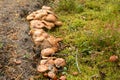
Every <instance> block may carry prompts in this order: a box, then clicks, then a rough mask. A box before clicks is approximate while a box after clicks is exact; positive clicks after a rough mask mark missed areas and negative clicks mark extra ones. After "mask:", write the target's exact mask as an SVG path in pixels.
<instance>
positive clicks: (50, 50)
mask: <svg viewBox="0 0 120 80" xmlns="http://www.w3.org/2000/svg"><path fill="white" fill-rule="evenodd" d="M56 51H57V48H56V47H52V48H46V49H43V50H42V51H41V56H42V58H47V57H49V56H50V55H53V54H55V52H56Z"/></svg>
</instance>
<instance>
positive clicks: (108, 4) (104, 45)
mask: <svg viewBox="0 0 120 80" xmlns="http://www.w3.org/2000/svg"><path fill="white" fill-rule="evenodd" d="M63 1H64V0H63ZM66 1H67V0H66ZM76 1H77V0H76ZM76 3H80V5H79V6H77V7H75V8H77V9H76V10H74V9H71V10H70V11H67V10H69V9H70V6H71V5H70V6H69V3H66V5H64V4H62V2H61V4H60V7H59V8H58V9H57V10H55V11H56V13H57V15H58V17H59V19H60V20H61V21H62V22H63V26H62V27H59V28H56V29H54V31H48V32H49V33H50V34H52V35H54V36H57V37H62V38H63V39H64V40H63V42H62V45H63V50H61V51H60V52H59V54H57V56H59V57H63V58H65V59H66V62H67V66H66V67H65V68H64V70H63V71H62V74H65V75H67V80H120V75H119V74H120V71H119V70H120V60H119V59H120V58H119V57H120V43H119V42H120V36H119V35H120V32H119V31H120V15H119V14H120V6H119V5H120V1H119V0H115V1H114V0H100V1H94V0H80V1H78V2H76ZM72 4H73V3H72ZM42 5H43V4H42V3H40V0H10V1H8V0H0V80H29V79H30V80H34V79H35V80H47V79H44V78H43V77H42V76H41V74H40V73H38V72H37V71H36V65H37V61H38V60H37V59H35V58H34V56H35V55H36V54H35V51H34V44H33V42H32V41H31V38H30V36H29V35H28V32H29V23H28V22H27V21H26V19H25V18H26V16H27V15H28V14H29V13H31V12H33V11H35V10H38V9H40V8H41V6H42ZM49 5H50V6H52V7H54V5H52V4H49ZM64 6H67V7H68V8H66V7H64ZM73 6H74V5H73ZM73 6H72V7H73ZM55 8H56V7H55ZM72 10H73V11H72ZM111 55H117V56H118V61H117V62H110V61H109V57H110V56H111ZM16 60H17V61H21V63H20V64H19V63H18V64H16V62H15V61H16ZM78 68H79V69H80V71H79V70H78ZM75 72H78V74H77V75H74V73H75Z"/></svg>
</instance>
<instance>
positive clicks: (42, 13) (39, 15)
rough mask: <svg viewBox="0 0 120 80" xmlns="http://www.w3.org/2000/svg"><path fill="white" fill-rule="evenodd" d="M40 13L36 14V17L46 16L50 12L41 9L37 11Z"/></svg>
mask: <svg viewBox="0 0 120 80" xmlns="http://www.w3.org/2000/svg"><path fill="white" fill-rule="evenodd" d="M37 12H38V14H35V18H34V19H41V18H42V17H43V16H46V15H47V14H48V13H47V11H45V10H39V11H37Z"/></svg>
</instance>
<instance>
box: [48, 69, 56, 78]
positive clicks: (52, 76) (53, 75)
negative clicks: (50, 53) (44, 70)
mask: <svg viewBox="0 0 120 80" xmlns="http://www.w3.org/2000/svg"><path fill="white" fill-rule="evenodd" d="M48 77H49V78H51V79H52V80H56V79H57V77H56V74H55V73H54V72H52V71H50V72H48Z"/></svg>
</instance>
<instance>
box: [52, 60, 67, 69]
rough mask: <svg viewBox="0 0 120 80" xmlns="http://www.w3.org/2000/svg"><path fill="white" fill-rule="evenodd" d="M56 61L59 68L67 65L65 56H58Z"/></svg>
mask: <svg viewBox="0 0 120 80" xmlns="http://www.w3.org/2000/svg"><path fill="white" fill-rule="evenodd" d="M54 63H55V66H56V67H57V68H60V67H64V66H65V65H66V62H65V60H64V59H63V58H57V59H56V60H55V61H54Z"/></svg>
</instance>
